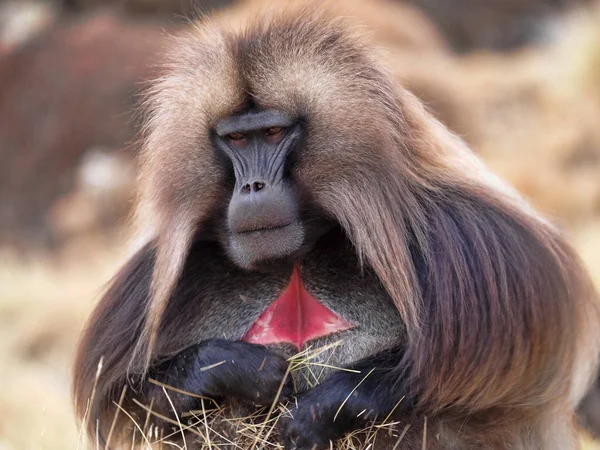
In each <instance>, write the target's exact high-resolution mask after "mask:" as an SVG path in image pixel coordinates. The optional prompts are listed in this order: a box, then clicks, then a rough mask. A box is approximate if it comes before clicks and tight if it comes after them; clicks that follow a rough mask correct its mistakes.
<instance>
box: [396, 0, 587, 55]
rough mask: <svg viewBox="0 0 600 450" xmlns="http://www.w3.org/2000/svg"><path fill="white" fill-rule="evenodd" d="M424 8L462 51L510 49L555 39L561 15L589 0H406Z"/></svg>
mask: <svg viewBox="0 0 600 450" xmlns="http://www.w3.org/2000/svg"><path fill="white" fill-rule="evenodd" d="M405 1H407V3H410V4H413V5H415V6H418V7H419V8H421V9H422V10H423V11H424V12H425V13H426V14H427V15H428V17H429V18H430V19H431V20H433V22H434V23H436V24H437V25H438V26H439V27H440V29H441V30H442V31H443V33H444V36H445V37H446V38H447V39H448V42H450V44H451V45H452V47H453V48H454V49H456V50H458V51H461V52H464V51H470V50H474V49H480V48H488V49H493V50H510V49H514V48H517V47H521V46H523V45H527V44H532V43H543V42H546V41H549V40H552V39H553V34H555V33H556V30H554V28H555V27H556V24H555V23H554V22H555V21H556V19H557V18H558V16H559V15H561V14H564V13H565V12H568V11H569V10H572V9H573V8H576V7H577V6H581V5H586V4H590V3H592V2H591V1H589V0H486V1H481V0H405Z"/></svg>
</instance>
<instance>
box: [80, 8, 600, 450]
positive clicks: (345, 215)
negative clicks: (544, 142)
mask: <svg viewBox="0 0 600 450" xmlns="http://www.w3.org/2000/svg"><path fill="white" fill-rule="evenodd" d="M319 5H320V3H319ZM353 30H354V28H353V24H352V20H351V19H340V18H339V17H335V15H334V14H331V13H329V12H327V9H326V8H325V7H324V6H321V5H320V6H318V7H316V6H315V5H313V7H306V6H289V5H288V6H287V7H286V8H284V10H283V11H274V10H272V9H269V10H267V12H265V13H263V14H261V15H251V16H250V17H249V19H248V24H247V26H244V27H241V28H239V29H236V28H230V27H229V26H228V23H227V21H226V18H219V19H217V20H213V21H211V20H205V21H203V22H201V23H199V24H198V25H197V26H196V27H195V28H194V29H193V30H192V31H189V32H188V33H187V35H186V36H183V37H181V38H179V40H178V44H177V46H176V48H175V50H173V52H172V53H171V54H170V58H169V64H168V68H167V70H166V72H165V76H164V78H162V79H160V80H158V81H157V82H156V84H155V85H154V87H153V89H152V91H151V93H150V97H149V101H148V110H149V119H148V122H147V127H146V132H147V133H146V140H145V146H144V149H143V153H142V155H141V185H142V197H141V199H140V217H141V218H142V219H143V221H144V219H145V223H146V225H145V226H146V227H147V226H148V223H150V225H152V227H153V233H152V238H151V241H150V244H148V245H150V246H153V247H155V249H156V250H155V252H156V263H155V266H154V272H153V275H152V284H151V289H150V292H149V293H148V294H147V298H148V300H147V311H146V312H145V313H144V312H143V311H130V314H131V316H129V317H118V318H117V320H119V321H122V322H123V328H124V330H125V329H126V330H127V331H124V332H123V336H125V335H135V336H139V339H138V341H137V342H126V343H125V344H122V343H118V340H119V337H118V336H115V337H114V339H115V342H112V343H108V342H106V343H98V344H97V347H98V348H99V349H102V348H111V346H112V345H115V346H117V347H118V348H119V349H122V348H125V349H127V350H126V351H122V352H121V353H123V354H116V353H119V352H117V351H116V350H115V352H114V354H109V355H104V356H105V360H104V366H103V376H102V377H101V378H100V380H99V382H98V386H97V390H96V392H97V395H103V396H106V395H108V394H107V390H108V389H109V386H111V383H112V382H113V381H114V380H115V379H116V378H117V377H118V376H119V374H121V373H124V372H126V371H128V370H129V371H132V372H139V371H143V370H144V369H145V368H147V367H148V365H149V364H150V363H151V362H152V361H153V360H154V353H153V351H154V350H155V349H156V348H157V347H160V348H165V347H168V345H167V344H166V341H167V340H168V339H169V336H164V335H160V334H159V333H158V329H159V326H160V324H161V318H162V316H163V313H164V311H165V308H166V305H167V302H168V300H169V297H170V294H171V293H172V290H173V287H174V286H175V284H176V282H177V280H178V278H179V276H180V274H181V271H182V267H183V264H184V261H185V257H186V254H187V251H188V249H189V245H190V243H191V241H192V238H193V236H194V235H195V234H196V233H198V232H199V230H200V228H201V227H202V225H203V224H204V223H205V222H206V220H208V219H210V217H211V215H212V214H213V213H214V211H216V209H217V208H218V207H219V204H220V203H222V202H223V201H224V200H223V199H226V198H228V195H229V194H228V193H227V192H226V189H225V187H224V186H223V174H222V172H221V170H220V169H219V168H220V165H219V163H218V161H217V160H216V156H215V154H214V151H213V149H212V147H211V143H210V140H209V130H210V129H211V127H213V126H214V125H215V123H216V121H217V120H219V119H220V118H223V117H226V116H228V115H230V114H232V113H234V112H236V111H237V110H239V109H240V108H241V107H243V106H244V104H245V103H246V102H247V101H248V96H251V97H252V99H253V101H254V102H255V103H256V104H259V105H261V106H265V107H271V108H277V109H279V110H282V111H285V112H287V113H289V114H290V115H291V116H297V115H298V114H300V115H302V116H304V117H306V118H307V122H308V137H307V141H306V143H305V147H304V148H303V153H302V154H301V156H300V158H299V160H298V164H297V168H296V173H295V175H296V179H297V180H298V183H299V184H300V185H301V186H306V187H309V189H310V192H311V194H312V198H313V200H314V202H315V203H316V204H317V205H319V207H320V208H322V210H324V211H325V212H326V214H327V215H328V216H330V217H331V218H334V219H335V220H336V221H337V222H338V223H339V224H340V225H341V227H342V228H343V229H344V230H345V232H346V233H347V235H348V236H349V237H350V239H351V241H352V243H353V245H354V246H355V249H356V252H357V253H358V255H359V257H360V258H361V260H362V262H363V264H364V265H366V266H369V267H371V268H372V269H373V270H374V271H375V272H376V274H377V275H378V277H379V279H380V280H381V282H382V283H383V284H384V286H385V287H386V289H387V291H388V292H389V294H390V295H391V297H392V298H393V300H394V302H395V305H396V307H397V309H398V311H399V313H400V315H401V317H402V319H403V321H404V322H405V324H406V330H407V339H408V341H407V353H406V356H405V358H407V359H408V360H410V365H409V366H410V367H411V372H410V373H409V374H408V375H409V378H408V379H409V380H410V386H411V388H412V389H414V390H415V392H418V393H419V401H420V408H423V409H422V411H425V412H426V415H429V416H431V417H444V415H447V417H449V418H461V417H462V418H463V419H461V420H464V421H465V423H466V421H467V418H468V417H470V416H474V417H475V419H474V420H473V423H472V424H470V425H469V426H465V427H464V433H463V432H462V431H460V430H461V429H462V424H461V423H458V422H456V423H454V422H452V420H454V419H448V421H447V422H444V423H445V425H443V426H442V425H440V427H441V428H440V430H445V432H446V434H445V436H446V437H445V439H446V441H445V442H446V443H445V444H444V443H437V444H435V445H439V446H440V447H439V448H461V449H463V448H498V449H501V448H506V449H508V448H511V449H512V448H514V449H517V448H518V449H526V448H527V449H537V448H539V449H557V450H558V449H561V450H562V449H572V448H575V446H576V444H575V439H574V435H573V432H572V430H571V428H570V427H571V421H572V419H573V411H574V409H575V407H576V405H577V403H578V402H579V400H580V399H581V397H582V396H583V394H584V391H585V389H586V387H587V386H588V384H589V380H590V377H591V375H592V373H593V371H594V370H595V367H596V357H597V355H598V354H599V349H598V347H599V345H598V344H599V340H600V339H599V332H598V329H599V314H598V305H597V303H596V301H597V300H596V295H595V293H594V291H593V288H592V286H591V283H590V280H589V279H588V276H587V275H586V273H585V270H584V269H583V267H582V265H581V263H580V261H579V259H578V258H577V256H576V255H575V254H574V252H573V250H572V249H571V248H570V247H569V246H568V245H567V244H566V243H565V240H564V239H563V237H561V235H560V233H559V232H558V231H557V230H556V229H555V228H554V227H553V226H552V225H550V224H549V223H548V222H546V221H544V220H543V219H540V218H539V217H538V216H537V215H536V213H535V212H534V211H533V210H532V209H530V208H529V206H527V205H526V204H525V203H524V202H523V201H522V200H521V199H520V198H519V197H518V196H517V195H516V194H515V193H514V192H512V191H511V190H510V189H508V188H506V187H505V186H504V185H503V184H502V183H501V182H499V181H498V180H496V179H495V178H494V177H493V176H491V175H490V174H489V173H488V172H487V171H486V169H485V168H484V167H483V166H482V164H481V163H480V162H479V161H478V160H477V159H476V158H475V157H474V156H473V155H472V154H471V152H470V150H469V149H468V148H466V147H465V146H464V144H463V143H462V142H461V141H460V140H459V139H457V138H456V137H454V136H453V135H451V134H450V133H449V132H448V131H447V130H446V128H445V127H444V126H442V125H441V124H440V123H438V122H437V121H436V120H434V119H433V118H432V117H431V116H430V115H429V114H428V113H427V112H426V111H425V110H424V108H423V106H422V105H421V103H420V102H419V101H417V100H416V99H415V97H414V96H413V95H411V94H410V93H409V92H407V91H406V90H404V89H403V88H402V87H401V86H398V85H396V84H395V83H394V81H393V77H392V76H391V75H390V74H389V73H388V71H387V69H386V65H385V63H384V61H383V60H382V59H381V58H380V57H379V56H378V55H377V51H376V46H374V45H373V44H372V43H370V42H369V40H368V39H367V38H366V37H365V36H364V32H363V31H359V32H356V31H353ZM461 236H469V241H468V242H464V241H463V240H462V238H461ZM415 249H416V250H418V252H417V253H418V254H420V255H422V265H423V266H424V267H427V271H426V275H425V276H426V277H427V278H426V280H425V283H424V284H425V285H426V286H427V289H425V290H423V289H421V287H420V283H419V277H420V276H423V273H422V272H421V271H420V270H419V267H417V266H416V264H415V262H414V257H413V256H414V253H415ZM132 267H133V265H132ZM131 276H132V274H131V273H130V271H129V269H128V268H127V267H126V268H125V269H124V270H123V272H121V273H120V274H118V275H117V277H116V280H117V281H115V285H121V286H123V285H124V286H125V287H121V288H120V289H131V290H134V289H137V288H136V287H135V286H129V287H127V284H126V283H124V280H125V279H126V277H131ZM114 289H117V288H111V289H109V291H108V292H107V294H106V297H105V299H104V300H103V301H102V303H101V306H100V307H99V308H98V310H97V311H96V313H95V315H93V316H92V317H91V318H90V322H89V323H90V324H94V323H95V322H96V321H97V320H98V318H99V317H101V316H103V315H104V314H106V311H107V310H110V308H112V307H113V306H114V304H113V302H114V301H115V300H111V298H112V299H114V298H117V296H122V292H121V293H119V294H118V295H117V293H115V292H114ZM111 305H113V306H111ZM181 320H182V326H185V322H186V320H187V318H186V317H182V318H181ZM91 328H92V327H90V329H91ZM131 330H134V331H133V332H131V333H129V331H131ZM89 339H90V335H89V334H88V336H87V337H86V335H84V337H83V342H86V341H88V340H89ZM133 346H135V347H136V349H137V350H136V352H135V355H134V356H133V357H128V356H131V355H132V353H133V352H132V351H131V349H132V347H133ZM82 348H85V347H83V346H82ZM100 356H101V355H100V354H93V355H91V354H86V353H82V352H81V351H80V353H79V354H78V357H77V361H76V368H77V369H76V373H75V399H76V404H77V410H78V414H79V416H80V417H82V416H83V415H84V414H85V411H86V407H87V406H86V405H87V400H88V397H89V395H90V390H91V386H92V385H93V384H94V377H95V374H96V367H95V366H96V364H97V362H98V360H99V357H100ZM456 420H457V421H459V419H456ZM105 421H109V422H110V418H106V420H105ZM478 421H479V422H478ZM478 423H480V425H481V428H480V429H479V428H477V424H478ZM444 427H445V428H444ZM477 430H479V431H477ZM517 430H518V431H517ZM461 433H463V434H464V439H465V440H464V443H463V444H461V442H463V441H462V440H461V439H463V438H462V434H461ZM515 433H517V434H515ZM453 442H454V443H455V444H452V443H453ZM466 442H469V444H468V445H467V444H466ZM432 445H434V444H432ZM407 448H413V447H407ZM414 448H417V447H414ZM419 448H420V447H419ZM432 448H434V447H432Z"/></svg>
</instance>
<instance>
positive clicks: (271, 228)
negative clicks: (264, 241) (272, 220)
mask: <svg viewBox="0 0 600 450" xmlns="http://www.w3.org/2000/svg"><path fill="white" fill-rule="evenodd" d="M292 225H293V222H289V223H286V224H285V225H272V226H267V227H262V228H255V229H251V230H244V231H238V232H237V233H235V234H239V235H249V234H253V233H264V232H269V231H278V230H283V229H285V228H288V227H290V226H292Z"/></svg>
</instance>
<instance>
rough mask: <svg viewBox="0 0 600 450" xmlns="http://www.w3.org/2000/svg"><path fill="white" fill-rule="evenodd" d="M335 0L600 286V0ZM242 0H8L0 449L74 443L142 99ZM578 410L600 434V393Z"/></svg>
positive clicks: (1, 129)
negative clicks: (82, 372) (178, 44)
mask: <svg viewBox="0 0 600 450" xmlns="http://www.w3.org/2000/svg"><path fill="white" fill-rule="evenodd" d="M282 1H283V0H282ZM339 1H340V2H342V1H344V2H348V3H352V4H354V6H357V7H359V8H360V10H361V14H360V20H362V21H364V22H365V25H367V26H369V27H370V29H371V30H372V33H373V35H374V37H375V39H376V40H378V41H379V42H380V43H381V45H382V46H383V47H384V48H385V50H386V52H387V53H388V55H389V58H390V61H391V64H392V68H393V70H394V71H395V73H396V76H397V77H398V80H399V82H401V83H403V84H404V85H405V86H406V87H407V88H408V89H410V90H412V91H413V92H415V93H416V94H417V95H418V96H419V97H420V98H421V99H422V100H423V101H424V102H425V103H426V104H427V105H428V107H429V108H430V109H431V111H432V112H433V113H434V114H435V115H437V116H438V118H440V119H441V120H442V121H443V122H445V123H446V124H447V125H448V126H449V127H450V128H451V129H452V130H454V131H455V132H456V133H457V134H459V135H461V136H462V137H463V138H464V139H465V140H466V141H467V142H468V143H469V144H470V145H471V147H472V148H473V149H474V151H475V152H477V153H478V154H480V155H481V157H482V158H483V159H484V160H485V161H486V162H487V163H488V165H490V166H491V167H492V169H493V170H495V171H496V172H498V173H499V174H500V175H501V176H502V177H504V178H505V179H507V180H508V181H510V182H511V183H512V184H514V185H515V186H516V187H517V188H518V189H519V190H520V191H521V192H522V193H523V194H524V195H525V196H526V197H527V198H528V199H529V200H530V201H531V202H533V203H534V204H535V205H536V206H537V207H538V209H540V210H541V211H542V212H544V213H545V214H547V215H548V216H549V217H550V218H551V219H552V220H554V221H555V222H556V223H557V224H558V225H559V226H560V227H562V228H563V229H564V230H565V231H566V233H567V234H568V236H569V238H570V240H571V242H572V243H573V245H575V247H576V248H577V249H578V250H579V252H580V254H581V255H582V257H583V258H584V260H585V262H586V263H587V264H588V267H589V270H590V271H591V273H592V275H593V276H594V278H595V280H596V282H597V283H598V284H599V285H600V4H599V3H598V1H600V0H598V1H595V0H580V1H578V0H404V1H403V0H339ZM232 3H233V2H230V1H218V0H213V1H208V0H204V1H202V0H197V1H194V0H62V1H60V0H56V1H51V0H47V1H32V0H13V1H7V0H4V1H0V450H13V449H18V450H27V449H65V448H77V446H78V442H79V438H78V430H77V427H76V426H75V423H74V418H73V414H72V410H71V399H70V386H69V371H70V364H71V358H72V354H73V349H74V347H75V344H76V340H77V336H78V333H79V331H80V330H81V327H82V326H83V323H84V320H85V318H86V316H87V314H88V313H89V312H90V310H91V308H92V306H93V304H94V302H95V301H96V300H97V298H98V295H99V293H100V292H101V289H102V287H103V285H104V284H105V283H106V282H107V281H108V280H109V278H110V276H111V275H112V274H113V272H114V271H115V270H116V268H117V266H118V265H119V264H120V262H122V260H123V258H124V257H125V255H126V252H127V238H128V232H127V223H128V217H129V214H130V211H131V206H132V200H133V199H134V197H135V171H136V168H135V159H134V158H135V153H136V149H137V148H138V145H137V142H136V140H137V138H138V132H139V125H140V114H139V113H138V112H137V111H138V110H139V102H140V96H139V94H140V92H142V90H143V88H144V86H145V85H146V83H147V81H148V80H150V79H152V78H153V77H154V76H156V74H157V73H158V72H157V66H156V65H157V63H158V62H159V61H160V54H161V52H162V51H163V49H164V47H165V45H166V40H167V37H168V34H169V33H173V32H177V30H178V29H181V28H184V27H186V26H187V21H186V17H187V18H189V17H196V16H199V15H202V14H204V13H206V12H208V11H210V10H212V9H214V8H231V7H232V6H231V4H232ZM233 8H234V9H235V8H239V6H238V5H234V6H233ZM236 11H237V10H236ZM238 12H239V11H238ZM583 413H584V414H585V417H586V419H587V421H588V425H590V427H589V428H590V429H591V430H592V431H593V430H596V432H600V394H597V395H596V397H593V396H592V397H590V398H589V399H588V401H587V402H586V404H585V407H584V410H583ZM582 439H583V441H584V448H586V449H588V450H591V449H595V450H597V449H600V444H595V443H594V441H593V439H592V438H591V433H589V432H583V433H582Z"/></svg>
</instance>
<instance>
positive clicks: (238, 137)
mask: <svg viewBox="0 0 600 450" xmlns="http://www.w3.org/2000/svg"><path fill="white" fill-rule="evenodd" d="M245 138H246V135H245V134H244V133H231V134H228V135H227V139H229V140H230V141H241V140H242V139H245Z"/></svg>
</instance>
